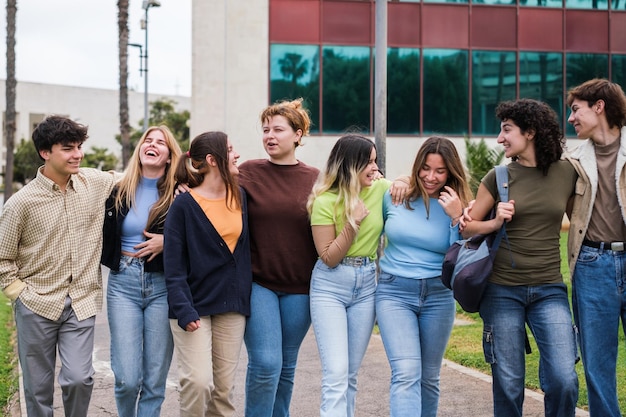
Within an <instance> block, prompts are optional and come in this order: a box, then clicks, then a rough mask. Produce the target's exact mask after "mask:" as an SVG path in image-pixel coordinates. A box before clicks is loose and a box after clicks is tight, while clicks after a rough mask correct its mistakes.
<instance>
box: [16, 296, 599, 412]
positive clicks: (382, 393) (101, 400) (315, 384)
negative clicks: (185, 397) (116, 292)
mask: <svg viewBox="0 0 626 417" xmlns="http://www.w3.org/2000/svg"><path fill="white" fill-rule="evenodd" d="M105 298H106V297H105ZM246 363H247V356H246V352H245V347H244V348H243V349H242V357H241V360H240V363H239V369H238V372H237V382H236V387H235V405H236V407H237V413H236V417H242V416H243V409H244V383H245V368H246ZM94 367H95V369H96V375H95V387H94V391H93V396H92V399H91V405H90V409H89V417H107V416H116V415H117V411H116V407H115V398H114V396H113V373H112V371H111V368H110V363H109V328H108V323H107V321H106V313H105V311H104V312H103V313H102V314H99V315H98V317H97V320H96V346H95V352H94ZM176 374H177V372H176V358H175V357H174V361H173V363H172V368H171V369H170V374H169V380H168V388H167V395H166V399H165V402H164V404H163V409H162V413H161V415H162V416H164V417H174V416H178V415H179V412H178V392H177V376H176ZM389 376H390V371H389V364H388V363H387V358H386V356H385V351H384V348H383V345H382V341H381V339H380V337H379V336H377V335H373V336H372V339H371V341H370V344H369V348H368V351H367V354H366V356H365V360H364V362H363V365H362V368H361V371H360V373H359V393H358V395H357V405H356V417H384V416H388V415H389V405H388V403H389ZM320 381H321V372H320V362H319V356H318V353H317V346H316V344H315V337H314V335H313V332H312V331H309V333H308V335H307V337H306V338H305V340H304V343H303V345H302V348H301V350H300V356H299V360H298V367H297V370H296V383H295V389H294V394H293V399H292V405H291V415H292V416H294V417H316V416H319V402H320ZM525 398H526V399H525V402H524V417H542V416H543V415H544V413H543V395H541V394H538V393H536V392H534V391H530V390H526V397H525ZM54 404H55V412H54V416H55V417H57V416H58V417H63V416H64V413H63V405H62V401H61V393H60V388H59V387H58V386H57V387H56V390H55V398H54ZM21 405H22V416H26V411H25V408H24V402H23V401H21ZM438 416H439V417H459V416H472V417H491V416H493V412H492V394H491V378H490V377H489V376H487V375H485V374H482V373H480V372H477V371H474V370H471V369H468V368H465V367H462V366H460V365H457V364H455V363H452V362H449V361H445V362H444V364H443V367H442V370H441V399H440V404H439V413H438ZM576 416H588V413H587V412H586V411H583V410H579V411H578V412H577V413H576Z"/></svg>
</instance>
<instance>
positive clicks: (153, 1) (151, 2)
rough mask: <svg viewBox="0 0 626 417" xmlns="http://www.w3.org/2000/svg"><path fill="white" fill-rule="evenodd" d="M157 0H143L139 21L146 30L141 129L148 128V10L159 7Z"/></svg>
mask: <svg viewBox="0 0 626 417" xmlns="http://www.w3.org/2000/svg"><path fill="white" fill-rule="evenodd" d="M160 6H161V3H160V2H159V1H158V0H144V2H143V4H142V6H141V7H142V8H143V9H144V10H145V11H146V17H145V19H144V20H142V21H141V28H142V29H143V30H145V31H146V40H145V43H144V47H145V51H144V52H145V53H144V54H143V73H144V79H143V82H144V89H143V131H144V132H145V131H146V130H147V129H148V10H149V9H150V7H160Z"/></svg>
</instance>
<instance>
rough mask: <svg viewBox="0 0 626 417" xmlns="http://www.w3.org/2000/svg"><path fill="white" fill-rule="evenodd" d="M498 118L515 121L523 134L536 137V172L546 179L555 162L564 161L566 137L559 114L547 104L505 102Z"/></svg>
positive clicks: (516, 101) (531, 101)
mask: <svg viewBox="0 0 626 417" xmlns="http://www.w3.org/2000/svg"><path fill="white" fill-rule="evenodd" d="M496 117H497V118H498V119H500V121H505V120H511V121H513V123H515V124H516V125H517V126H518V127H519V128H520V130H521V132H522V133H534V143H535V158H536V160H537V168H539V169H540V170H541V171H542V172H543V175H547V174H548V169H549V168H550V165H551V164H552V163H553V162H556V161H558V160H559V159H561V155H562V154H563V147H564V146H565V137H564V136H563V131H562V130H561V127H560V126H559V119H558V116H557V114H556V112H555V111H554V110H553V109H552V108H551V107H550V106H548V105H547V104H546V103H543V102H541V101H537V100H532V99H527V98H522V99H519V100H515V101H504V102H502V103H500V104H498V107H496ZM513 160H514V161H516V160H517V157H513Z"/></svg>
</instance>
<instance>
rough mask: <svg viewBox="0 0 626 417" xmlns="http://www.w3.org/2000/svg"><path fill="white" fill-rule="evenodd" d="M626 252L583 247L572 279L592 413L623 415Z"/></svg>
mask: <svg viewBox="0 0 626 417" xmlns="http://www.w3.org/2000/svg"><path fill="white" fill-rule="evenodd" d="M625 271H626V252H614V251H611V250H602V249H594V248H590V247H588V246H583V247H582V248H581V250H580V254H579V255H578V260H577V261H576V268H575V269H574V277H573V280H572V304H573V308H574V318H575V320H576V325H577V326H578V332H579V337H580V351H581V354H582V359H583V365H584V368H585V378H586V380H587V390H588V396H589V413H590V415H591V416H593V417H596V416H602V417H611V416H617V417H619V416H621V415H622V414H621V413H620V410H619V404H618V401H617V389H616V386H617V381H616V379H615V369H616V364H617V349H618V333H619V321H620V318H621V320H622V326H623V327H622V330H623V331H624V333H626V327H624V326H625V323H626V273H625Z"/></svg>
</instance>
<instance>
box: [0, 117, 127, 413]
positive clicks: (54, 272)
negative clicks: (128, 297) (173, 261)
mask: <svg viewBox="0 0 626 417" xmlns="http://www.w3.org/2000/svg"><path fill="white" fill-rule="evenodd" d="M32 137H33V141H34V142H35V147H36V149H37V152H38V153H39V156H40V157H41V158H42V159H43V160H44V165H43V166H42V167H41V168H39V170H38V172H37V177H36V178H35V179H33V180H32V181H31V182H29V183H28V184H27V185H26V186H25V187H24V188H22V189H21V190H20V191H18V192H17V193H16V194H15V195H13V196H12V197H11V198H10V199H9V200H8V201H7V202H6V203H5V205H4V209H3V210H2V214H1V215H0V242H2V244H1V245H0V286H1V287H2V290H3V292H4V294H5V295H6V296H7V297H9V298H10V299H11V301H13V302H14V304H13V308H14V312H15V322H16V326H17V340H18V354H19V360H20V364H21V366H22V372H23V380H24V394H25V398H26V406H27V410H28V415H29V416H31V417H32V416H41V417H43V416H46V417H52V415H53V408H52V402H53V401H52V400H53V391H54V375H55V362H56V349H57V348H58V351H59V357H60V359H61V371H60V373H59V384H60V386H61V389H62V391H63V403H64V404H63V405H64V407H65V415H66V416H73V417H81V416H87V409H88V407H89V401H90V398H91V392H92V389H93V373H94V369H93V366H92V353H93V343H94V324H95V315H96V313H98V312H99V311H100V309H101V308H102V275H101V270H100V253H101V249H102V223H103V220H104V203H105V200H106V198H107V197H108V195H109V194H110V192H111V190H112V189H113V186H114V184H115V181H116V176H115V175H114V174H113V173H106V172H102V171H99V170H96V169H91V168H79V166H80V162H81V160H82V158H83V151H82V145H83V142H84V141H85V140H86V139H87V137H88V136H87V127H86V126H83V125H81V124H78V123H76V122H74V121H72V120H70V119H68V118H66V117H61V116H49V117H47V118H46V119H45V120H44V121H42V122H41V123H40V124H39V125H38V126H37V127H36V128H35V130H34V131H33V135H32Z"/></svg>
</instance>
